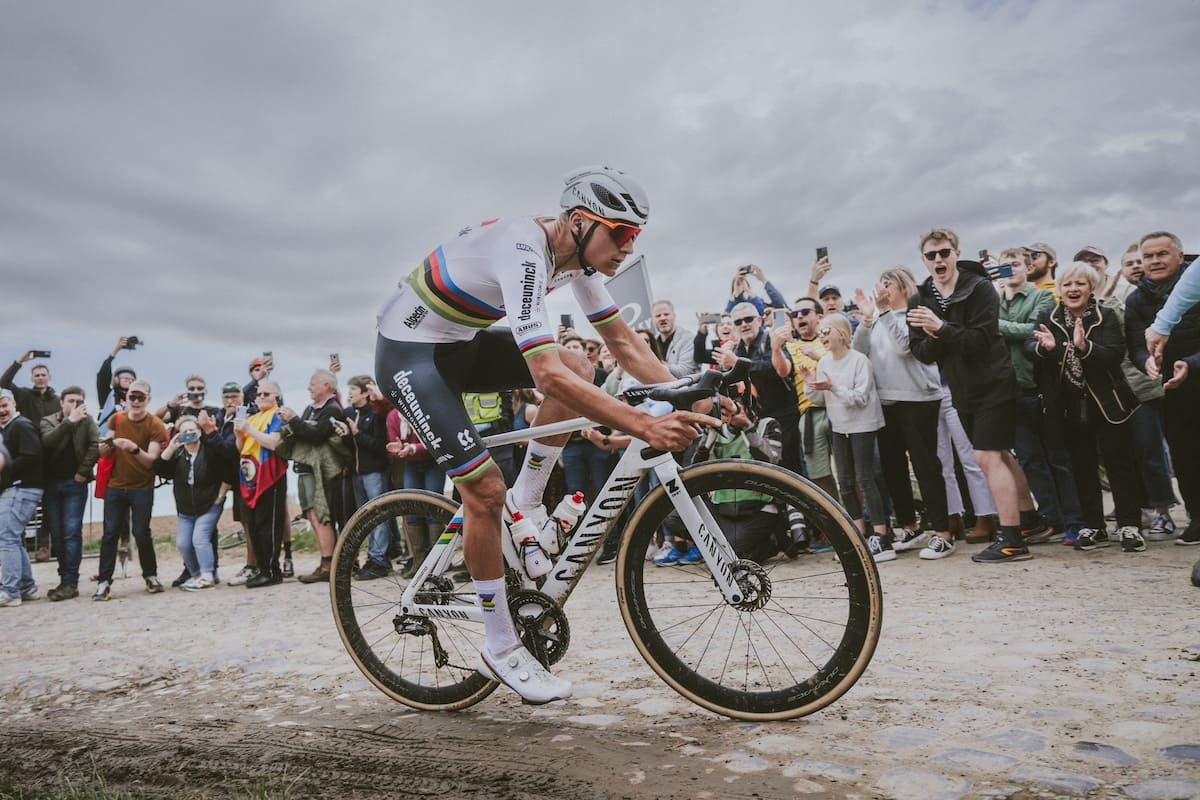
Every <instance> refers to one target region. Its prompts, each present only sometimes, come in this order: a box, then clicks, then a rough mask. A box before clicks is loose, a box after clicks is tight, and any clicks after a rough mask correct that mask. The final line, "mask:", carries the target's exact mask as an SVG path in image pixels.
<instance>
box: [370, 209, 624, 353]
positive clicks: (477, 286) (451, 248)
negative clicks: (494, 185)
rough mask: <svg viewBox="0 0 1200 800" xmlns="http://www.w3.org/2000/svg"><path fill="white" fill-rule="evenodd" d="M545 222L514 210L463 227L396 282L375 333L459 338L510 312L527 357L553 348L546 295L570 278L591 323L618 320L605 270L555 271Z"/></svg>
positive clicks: (437, 339)
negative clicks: (507, 216) (588, 272)
mask: <svg viewBox="0 0 1200 800" xmlns="http://www.w3.org/2000/svg"><path fill="white" fill-rule="evenodd" d="M549 221H550V218H542V219H533V218H529V217H517V218H513V219H493V220H488V221H487V222H482V223H480V224H479V225H478V226H476V227H468V228H463V229H462V230H461V231H459V234H458V237H457V238H456V239H453V240H451V241H449V242H446V243H445V244H443V245H441V246H440V247H438V248H437V249H436V250H434V251H433V252H432V253H430V254H429V255H428V256H427V257H426V258H425V261H424V263H422V264H421V265H420V266H418V267H417V268H416V269H415V270H413V271H412V273H411V274H409V275H408V277H406V278H405V279H404V280H402V281H401V282H400V284H399V288H398V289H397V290H396V291H395V292H394V293H393V294H392V296H391V297H389V298H388V299H387V301H386V302H384V304H383V306H382V307H381V308H380V310H379V315H378V329H379V333H380V334H382V335H383V336H385V337H386V338H388V339H392V340H394V341H400V342H460V341H465V340H469V339H472V338H474V336H475V334H476V332H477V331H479V330H480V329H481V328H487V327H489V326H491V325H492V324H494V323H495V322H496V321H497V320H499V319H501V318H503V317H505V316H507V317H508V324H509V326H510V327H511V328H512V332H513V337H514V338H515V339H516V341H517V346H518V347H520V349H521V354H522V355H523V356H524V357H525V358H527V359H528V358H530V357H532V356H534V355H537V354H538V353H541V352H544V351H546V350H549V349H552V348H554V346H555V333H556V332H557V327H556V326H551V324H550V320H549V319H548V317H547V315H546V295H547V294H549V293H550V292H552V291H554V290H555V289H557V288H559V287H561V286H564V285H566V284H568V283H569V284H571V288H572V289H573V290H574V292H575V298H576V300H577V301H578V302H579V306H580V309H581V310H582V311H583V313H584V314H586V315H587V319H588V322H590V323H591V324H592V326H593V327H596V328H601V327H603V326H605V325H607V324H609V323H612V322H615V321H616V320H617V319H619V318H620V316H621V314H620V310H619V309H618V308H617V307H616V305H615V304H614V303H613V299H612V296H611V295H609V293H608V289H607V288H605V286H604V277H603V276H602V275H599V274H594V275H584V274H583V270H582V269H576V270H570V271H567V272H560V273H558V274H555V273H554V253H553V252H552V250H551V248H550V238H549V236H548V235H547V233H546V229H545V227H544V224H545V223H547V222H549Z"/></svg>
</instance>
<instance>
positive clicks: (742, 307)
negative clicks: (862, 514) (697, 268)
mask: <svg viewBox="0 0 1200 800" xmlns="http://www.w3.org/2000/svg"><path fill="white" fill-rule="evenodd" d="M730 314H731V315H732V316H733V327H734V330H735V331H736V335H737V344H736V345H734V344H732V343H726V344H725V346H723V347H722V348H720V349H719V350H717V351H716V356H715V359H716V362H717V366H718V367H720V368H721V369H730V368H731V367H732V366H733V365H734V364H735V363H737V360H738V359H739V358H748V359H750V383H752V384H753V385H754V391H755V393H757V395H758V409H757V416H758V417H771V418H773V419H774V420H775V421H776V422H778V423H779V430H780V433H781V435H782V442H781V451H780V457H779V463H780V465H781V466H783V467H786V468H787V469H790V470H792V471H793V472H795V473H797V474H799V475H805V474H807V470H806V468H805V465H804V453H803V451H802V450H801V446H800V408H799V406H798V405H797V402H796V387H795V385H794V384H793V383H792V381H791V379H790V378H787V377H783V376H781V375H780V374H779V373H778V371H777V370H776V368H775V361H776V359H777V358H778V357H779V354H780V353H781V351H782V350H783V349H784V346H785V345H786V344H787V343H788V342H790V341H791V340H792V326H791V325H790V324H788V325H780V326H779V327H778V328H775V329H774V330H771V331H767V330H766V329H764V328H763V319H762V317H760V316H759V315H758V309H757V308H755V307H754V305H753V304H752V303H738V304H737V305H736V306H734V307H733V308H732V309H731V310H730Z"/></svg>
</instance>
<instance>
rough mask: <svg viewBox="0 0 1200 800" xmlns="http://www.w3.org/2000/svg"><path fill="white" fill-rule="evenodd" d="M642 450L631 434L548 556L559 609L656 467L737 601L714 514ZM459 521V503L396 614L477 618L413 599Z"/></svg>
mask: <svg viewBox="0 0 1200 800" xmlns="http://www.w3.org/2000/svg"><path fill="white" fill-rule="evenodd" d="M593 425H595V423H594V422H592V421H591V420H588V419H584V418H582V417H580V418H578V419H573V420H567V421H565V422H556V423H552V424H549V425H539V426H537V427H534V428H526V429H524V430H520V431H513V432H511V433H501V434H497V435H495V436H489V437H486V438H485V439H484V440H483V441H484V443H485V444H486V445H488V446H489V447H498V446H501V445H507V444H515V443H517V442H524V441H528V440H530V439H535V438H538V437H544V436H553V435H556V434H562V433H570V432H573V431H578V430H583V429H584V428H590V427H592V426H593ZM647 449H648V448H647V445H646V443H645V442H643V441H640V440H639V439H636V438H635V439H634V440H633V441H632V442H630V444H629V446H628V447H627V448H626V449H625V454H624V455H622V456H621V459H620V460H619V461H618V462H617V465H616V467H614V468H613V471H612V472H611V473H610V474H609V476H608V480H607V481H605V483H604V488H603V489H601V490H600V493H599V495H598V496H597V497H596V499H595V501H594V502H593V503H592V504H591V505H590V506H588V507H587V509H586V510H585V511H584V512H583V514H582V515H581V516H580V518H579V522H578V523H577V524H576V526H575V529H574V530H573V531H571V535H570V537H569V539H568V540H567V543H566V546H565V547H564V548H563V551H562V552H561V553H560V554H559V555H558V557H557V558H556V559H555V560H554V564H553V568H552V569H551V571H550V573H549V574H548V576H547V578H546V582H545V583H544V584H543V585H542V586H541V588H540V589H538V591H540V592H541V593H542V594H545V595H546V596H548V597H549V598H550V599H551V600H553V601H554V602H555V603H557V604H558V605H559V606H560V607H561V606H563V605H564V604H565V603H566V602H567V598H568V597H570V596H571V592H572V591H574V589H575V586H576V584H578V583H579V579H580V577H582V575H583V573H584V571H585V570H586V569H587V567H588V564H590V563H591V560H592V556H593V555H594V554H595V552H596V550H597V548H599V546H600V545H601V543H603V541H604V539H605V537H606V536H607V535H608V532H609V531H610V530H611V528H612V526H613V525H614V524H615V523H616V520H617V517H618V516H620V514H621V512H622V510H624V508H625V507H626V506H627V505H628V504H629V501H630V500H631V499H632V497H633V491H634V489H635V488H636V487H637V485H638V483H639V482H640V481H641V479H642V476H643V475H644V474H645V473H646V472H648V471H649V470H654V472H655V474H656V475H657V476H658V479H659V481H661V482H662V485H663V487H664V488H665V490H666V492H667V496H668V497H669V498H670V501H671V505H672V506H673V507H674V508H675V510H676V511H677V512H679V517H680V519H681V521H682V522H683V524H684V526H685V527H686V528H687V531H688V536H689V538H690V539H691V541H692V542H693V543H694V544H695V545H696V546H697V547H698V548H699V549H700V552H701V553H702V554H703V556H704V561H705V563H706V564H707V565H708V568H709V570H710V571H711V572H712V575H713V580H714V581H715V582H716V584H717V586H718V588H720V590H721V593H722V594H723V595H724V596H725V599H726V601H727V602H730V603H739V602H741V600H742V591H741V589H740V588H739V587H738V585H737V582H736V580H735V579H734V575H733V568H732V565H733V564H734V562H736V561H737V555H736V554H735V553H734V551H733V548H732V547H730V546H729V542H728V541H727V540H726V539H725V535H724V534H723V533H722V532H721V527H720V526H719V525H718V524H717V523H716V520H714V519H713V516H712V513H711V512H710V511H709V509H708V507H707V506H706V505H705V504H704V502H703V501H702V500H701V498H698V497H697V498H694V499H693V498H690V497H688V495H687V493H686V492H685V491H684V487H683V482H682V481H681V480H679V465H678V464H677V463H676V462H675V459H674V458H673V457H672V455H671V454H670V453H656V454H654V455H652V456H651V457H650V458H645V457H643V451H644V450H647ZM462 524H463V520H462V507H461V506H460V507H459V509H458V511H457V512H455V514H454V516H453V518H452V519H451V520H450V522H449V523H448V524H447V525H446V528H445V529H444V530H443V532H442V534H441V536H440V537H438V540H437V543H436V544H435V545H434V546H433V547H432V548H431V549H430V552H429V555H428V556H427V557H426V558H425V560H424V561H423V562H422V564H421V566H420V567H419V568H418V569H417V572H416V574H414V575H413V577H412V580H411V581H410V582H409V584H408V586H407V587H406V588H405V590H404V593H403V595H402V596H401V599H400V606H401V608H400V610H401V612H402V613H404V614H409V615H413V616H422V617H442V618H450V619H458V620H472V621H475V622H479V623H482V622H483V612H482V611H481V610H480V608H479V606H477V605H475V604H471V605H469V606H468V605H465V604H464V605H458V606H447V605H435V604H429V603H418V602H416V596H417V595H418V594H421V587H422V585H423V584H424V583H425V580H426V578H428V577H429V576H430V575H434V574H438V575H440V574H441V573H443V572H445V571H446V569H448V568H449V566H450V561H451V559H452V558H453V557H454V553H455V550H456V548H457V546H458V541H459V538H460V537H461V536H462ZM500 541H501V547H502V549H503V551H504V560H505V561H506V562H507V564H508V566H510V567H512V568H513V569H514V570H516V572H517V574H519V575H521V576H522V581H523V583H524V585H525V588H528V589H535V588H538V587H537V585H536V583H535V582H534V581H533V580H531V579H530V578H529V577H528V576H527V575H526V574H525V569H524V566H523V565H522V563H521V558H520V555H519V554H518V553H517V548H516V546H515V545H514V544H513V541H512V537H511V536H510V535H509V534H508V530H507V525H502V527H501V531H500Z"/></svg>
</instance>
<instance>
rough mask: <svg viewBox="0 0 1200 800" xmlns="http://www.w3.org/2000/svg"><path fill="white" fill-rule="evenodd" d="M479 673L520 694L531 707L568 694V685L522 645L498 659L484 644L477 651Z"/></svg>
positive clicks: (569, 690) (569, 691) (562, 697)
mask: <svg viewBox="0 0 1200 800" xmlns="http://www.w3.org/2000/svg"><path fill="white" fill-rule="evenodd" d="M476 669H478V670H479V674H480V675H482V676H483V677H485V678H489V679H491V680H497V681H500V682H501V683H503V684H504V685H505V686H507V687H508V688H510V689H512V690H513V691H514V692H516V693H517V694H519V695H520V696H521V700H522V701H523V702H525V703H528V704H529V705H531V706H540V705H542V704H544V703H549V702H551V701H553V700H565V699H567V698H568V697H570V696H571V684H570V682H568V681H564V680H563V679H562V678H556V677H554V676H553V675H551V674H550V673H549V672H548V671H547V670H546V668H545V667H543V666H542V665H541V663H540V662H539V661H538V660H537V659H536V658H534V657H533V655H532V654H531V653H530V652H529V651H528V650H526V649H525V648H524V647H518V648H517V649H516V650H513V651H512V652H511V653H509V654H508V655H506V656H502V657H500V658H497V657H495V656H493V655H491V654H490V653H489V652H488V651H487V647H486V646H485V647H484V648H483V649H482V650H480V651H479V665H478V666H477V667H476Z"/></svg>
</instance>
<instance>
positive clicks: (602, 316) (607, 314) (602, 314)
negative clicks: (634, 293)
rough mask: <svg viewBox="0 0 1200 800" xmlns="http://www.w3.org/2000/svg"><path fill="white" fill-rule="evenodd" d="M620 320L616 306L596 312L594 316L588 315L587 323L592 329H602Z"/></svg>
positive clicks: (619, 313)
mask: <svg viewBox="0 0 1200 800" xmlns="http://www.w3.org/2000/svg"><path fill="white" fill-rule="evenodd" d="M620 318H621V309H619V308H617V307H616V306H609V307H608V308H606V309H604V310H602V311H597V312H596V313H595V314H588V315H587V321H588V322H590V323H591V324H592V327H593V328H603V327H604V326H605V325H610V324H612V323H614V322H616V321H617V320H619V319H620Z"/></svg>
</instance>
